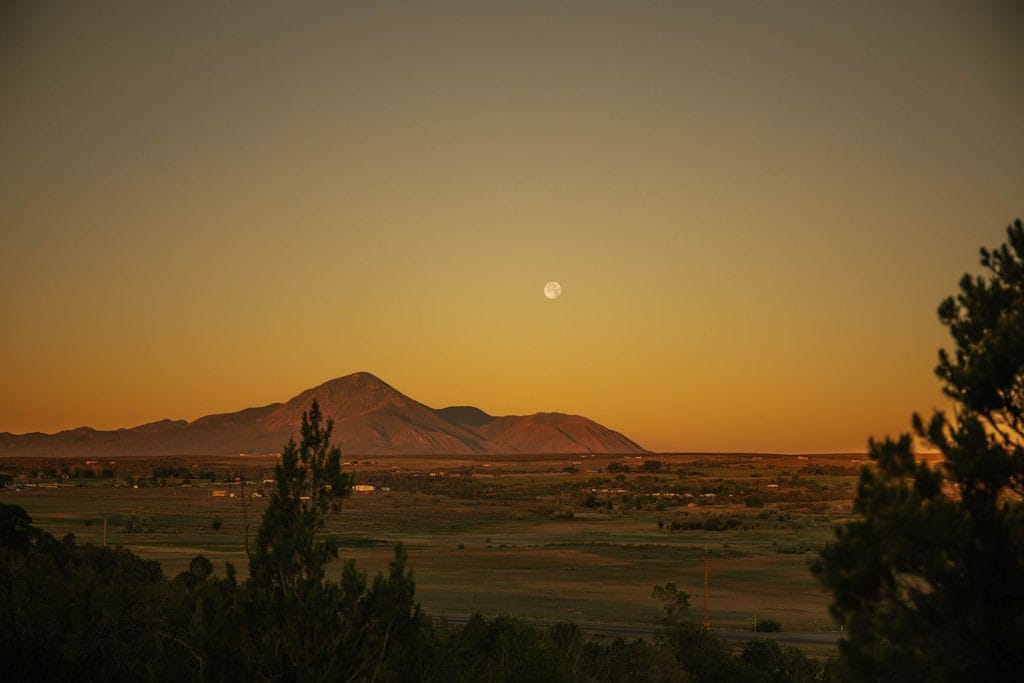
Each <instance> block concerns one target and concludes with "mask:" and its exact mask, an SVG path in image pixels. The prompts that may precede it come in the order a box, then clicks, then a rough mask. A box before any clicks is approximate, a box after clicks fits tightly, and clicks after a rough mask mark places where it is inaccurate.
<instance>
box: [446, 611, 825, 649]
mask: <svg viewBox="0 0 1024 683" xmlns="http://www.w3.org/2000/svg"><path fill="white" fill-rule="evenodd" d="M436 616H440V615H436ZM469 617H470V615H468V614H447V615H443V618H445V619H447V620H448V622H449V623H451V624H465V623H466V622H467V621H469ZM521 620H522V621H524V622H526V623H527V624H530V625H531V626H538V627H546V626H552V625H554V624H556V623H558V622H556V621H552V620H550V619H532V618H521ZM575 623H576V625H577V626H579V627H580V630H581V631H584V632H586V633H590V634H593V635H600V636H610V637H613V638H614V637H618V638H627V639H628V638H651V637H653V636H654V634H655V633H657V631H658V628H659V627H658V626H654V625H652V624H611V623H605V622H599V621H583V622H575ZM714 631H715V633H716V634H718V635H719V636H721V637H722V638H723V639H725V640H729V641H733V642H740V643H746V642H749V641H751V640H757V639H759V638H771V639H772V640H777V641H778V642H780V643H784V644H787V645H834V644H835V643H837V642H839V638H840V637H841V636H842V634H841V633H839V632H838V631H810V632H790V631H780V632H778V633H755V632H753V631H734V630H730V629H714Z"/></svg>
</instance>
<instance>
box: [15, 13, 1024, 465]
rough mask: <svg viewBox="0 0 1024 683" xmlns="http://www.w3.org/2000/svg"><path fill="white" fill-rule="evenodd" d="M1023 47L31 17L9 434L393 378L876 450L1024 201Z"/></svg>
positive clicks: (764, 439)
mask: <svg viewBox="0 0 1024 683" xmlns="http://www.w3.org/2000/svg"><path fill="white" fill-rule="evenodd" d="M296 5H301V6H300V7H299V6H296ZM1022 28H1024V9H1022V8H1021V5H1020V4H1019V3H1014V2H985V1H979V2H973V3H962V2H953V1H945V0H928V1H926V2H858V3H850V2H830V1H818V0H814V1H811V0H808V1H806V2H786V1H780V2H771V3H758V2H730V1H728V0H727V1H714V2H682V1H672V2H601V1H598V0H586V1H578V2H570V1H566V2H559V3H551V2H504V3H502V2H431V3H422V2H408V3H391V2H373V3H363V2H358V3H357V2H308V3H287V2H261V1H254V2H246V3H219V2H206V1H203V2H189V1H185V2H174V3H156V2H152V3H150V2H106V1H104V0H98V1H96V2H89V3H80V2H50V3H32V2H13V3H6V4H5V5H4V6H3V8H2V9H0V188H3V189H2V190H0V231H2V248H0V319H2V321H3V333H2V334H0V431H10V432H15V433H22V432H28V431H37V430H38V431H46V432H52V431H56V430H60V429H68V428H74V427H77V426H81V425H89V426H92V427H95V428H107V429H109V428H116V427H128V426H134V425H137V424H141V423H145V422H149V421H153V420H158V419H163V418H173V419H179V418H184V419H189V420H192V419H195V418H197V417H200V416H202V415H205V414H209V413H215V412H228V411H233V410H239V409H241V408H245V407H249V406H254V405H264V404H267V403H271V402H276V401H284V400H287V399H288V398H290V397H291V396H293V395H295V394H297V393H299V392H300V391H301V390H304V389H306V388H309V387H312V386H315V385H317V384H320V383H322V382H324V381H327V380H329V379H331V378H334V377H338V376H342V375H345V374H348V373H351V372H356V371H361V370H365V371H369V372H372V373H374V374H376V375H377V376H379V377H381V378H382V379H384V380H385V381H387V382H388V383H390V384H392V385H393V386H394V387H396V388H397V389H399V390H400V391H402V392H404V393H406V394H408V395H410V396H412V397H413V398H415V399H417V400H419V401H422V402H424V403H426V404H427V405H430V406H434V407H441V406H445V405H451V404H471V405H476V406H478V407H480V408H482V409H484V410H486V411H487V412H490V413H492V414H498V415H501V414H526V413H533V412H537V411H558V412H567V413H576V414H582V415H586V416H587V417H590V418H592V419H594V420H597V421H598V422H600V423H602V424H604V425H606V426H609V427H611V428H613V429H616V430H619V431H622V432H623V433H625V434H626V435H627V436H629V437H631V438H633V439H634V440H635V441H637V442H639V443H640V444H641V445H643V446H645V447H647V448H650V449H653V450H658V451H775V452H778V451H784V452H828V451H833V452H834V451H861V450H864V449H865V447H866V444H867V440H868V437H870V436H874V437H881V436H885V435H887V434H891V435H896V434H898V433H900V432H903V431H907V430H908V428H909V419H910V416H911V415H912V413H913V412H915V411H919V412H924V413H928V412H930V411H931V410H932V409H933V408H937V407H943V406H944V405H945V404H944V401H943V398H942V395H941V387H940V384H939V382H938V380H937V379H936V378H935V377H934V374H933V368H934V365H935V363H936V354H937V351H938V349H939V348H940V347H942V346H948V337H947V335H946V333H945V330H944V328H942V326H941V325H940V324H939V323H938V320H937V318H936V314H935V311H936V308H937V306H938V303H939V302H940V301H941V300H942V299H943V298H944V297H946V296H948V295H950V294H952V293H954V292H955V291H956V285H957V282H958V280H959V278H960V276H961V275H962V274H963V273H964V272H978V268H979V266H978V249H979V248H980V247H982V246H989V247H993V246H997V245H999V244H1000V243H1001V242H1002V241H1003V240H1004V238H1005V228H1006V226H1007V225H1008V224H1009V223H1010V222H1011V221H1012V220H1013V219H1014V218H1016V217H1018V216H1022V215H1024V164H1022V163H1021V159H1024V41H1021V40H1020V35H1021V29H1022ZM552 280H554V281H558V282H560V283H561V285H562V287H563V292H562V295H561V296H560V297H559V298H557V299H555V300H549V299H547V298H546V297H545V296H544V292H543V288H544V285H545V283H546V282H548V281H552Z"/></svg>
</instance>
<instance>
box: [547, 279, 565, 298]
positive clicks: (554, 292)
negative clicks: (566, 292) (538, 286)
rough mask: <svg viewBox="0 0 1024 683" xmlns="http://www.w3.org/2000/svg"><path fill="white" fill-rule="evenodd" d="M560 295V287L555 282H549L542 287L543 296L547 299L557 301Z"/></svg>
mask: <svg viewBox="0 0 1024 683" xmlns="http://www.w3.org/2000/svg"><path fill="white" fill-rule="evenodd" d="M561 293H562V285H560V284H558V283H557V282H549V283H547V284H546V285H544V296H546V297H547V298H549V299H557V298H558V296H559V295H560V294H561Z"/></svg>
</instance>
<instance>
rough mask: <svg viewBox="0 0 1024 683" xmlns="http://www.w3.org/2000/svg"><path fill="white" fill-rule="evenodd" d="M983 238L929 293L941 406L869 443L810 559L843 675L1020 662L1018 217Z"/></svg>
mask: <svg viewBox="0 0 1024 683" xmlns="http://www.w3.org/2000/svg"><path fill="white" fill-rule="evenodd" d="M1007 235H1008V241H1007V243H1005V244H1003V245H1002V246H1001V247H1000V248H998V249H996V250H995V251H988V250H986V249H982V250H981V265H982V267H983V268H984V269H985V274H984V275H981V276H975V277H972V276H969V275H964V276H963V278H962V279H961V281H960V292H959V294H957V295H956V296H953V297H949V298H948V299H946V300H945V301H943V302H942V304H941V305H940V306H939V319H940V320H941V322H942V323H943V324H944V325H945V326H946V327H948V328H949V332H950V334H951V336H952V338H953V342H954V344H955V348H954V350H953V352H952V353H949V352H947V351H945V350H943V351H940V353H939V364H938V367H937V368H936V374H937V375H938V376H939V378H940V379H941V380H942V381H943V383H944V391H945V393H946V395H948V396H949V397H950V398H951V399H952V401H953V406H954V407H953V411H952V413H951V414H947V413H945V412H936V413H935V414H933V415H932V417H931V418H929V419H927V420H925V419H923V418H921V417H920V416H917V415H915V416H914V419H913V428H914V432H915V434H916V436H917V437H918V438H919V439H921V440H922V441H925V442H927V443H930V444H932V445H933V446H934V447H935V448H937V449H938V450H939V451H941V452H942V455H943V459H942V462H941V463H940V464H938V465H935V466H932V465H929V464H928V463H927V462H923V461H922V460H921V459H920V458H916V457H915V456H914V451H913V439H912V436H911V435H910V434H904V435H902V436H900V437H899V438H897V439H889V438H887V439H885V440H884V441H880V442H875V441H872V442H871V444H870V450H871V458H872V459H873V460H874V466H873V467H870V468H865V469H864V470H863V472H862V473H861V476H860V483H859V486H858V489H857V494H856V498H855V502H854V510H855V511H856V512H857V513H859V519H858V520H857V521H855V522H852V523H850V524H847V525H845V526H842V527H840V528H838V529H837V534H836V539H835V541H834V542H833V543H832V544H830V545H829V546H828V547H826V548H825V549H823V550H822V552H821V556H820V560H819V561H818V563H817V564H816V566H815V571H816V572H817V573H818V575H819V576H820V577H821V579H822V581H823V582H824V584H825V585H826V586H827V587H828V588H829V589H830V590H831V591H832V592H833V594H834V598H835V599H834V603H833V605H832V612H833V614H834V615H835V617H836V618H837V619H838V620H839V621H840V623H841V624H843V625H844V626H845V628H846V629H847V631H848V633H849V637H848V638H847V639H845V640H844V641H843V642H842V643H841V649H842V654H843V657H844V660H845V661H846V662H847V664H848V666H849V670H850V673H851V675H853V676H854V677H855V678H858V679H865V680H907V681H909V680H925V681H947V680H948V681H953V680H955V681H1002V680H1016V679H1018V678H1019V677H1020V675H1021V671H1024V648H1021V645H1020V644H1021V643H1022V642H1024V225H1022V224H1021V221H1020V220H1017V221H1016V222H1015V223H1014V224H1013V225H1011V226H1010V227H1009V228H1008V229H1007Z"/></svg>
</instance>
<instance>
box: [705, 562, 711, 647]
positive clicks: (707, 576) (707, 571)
mask: <svg viewBox="0 0 1024 683" xmlns="http://www.w3.org/2000/svg"><path fill="white" fill-rule="evenodd" d="M710 574H711V569H710V566H709V564H708V546H707V544H705V545H704V628H711V620H710V619H708V587H709V585H710V584H711V578H710Z"/></svg>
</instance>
